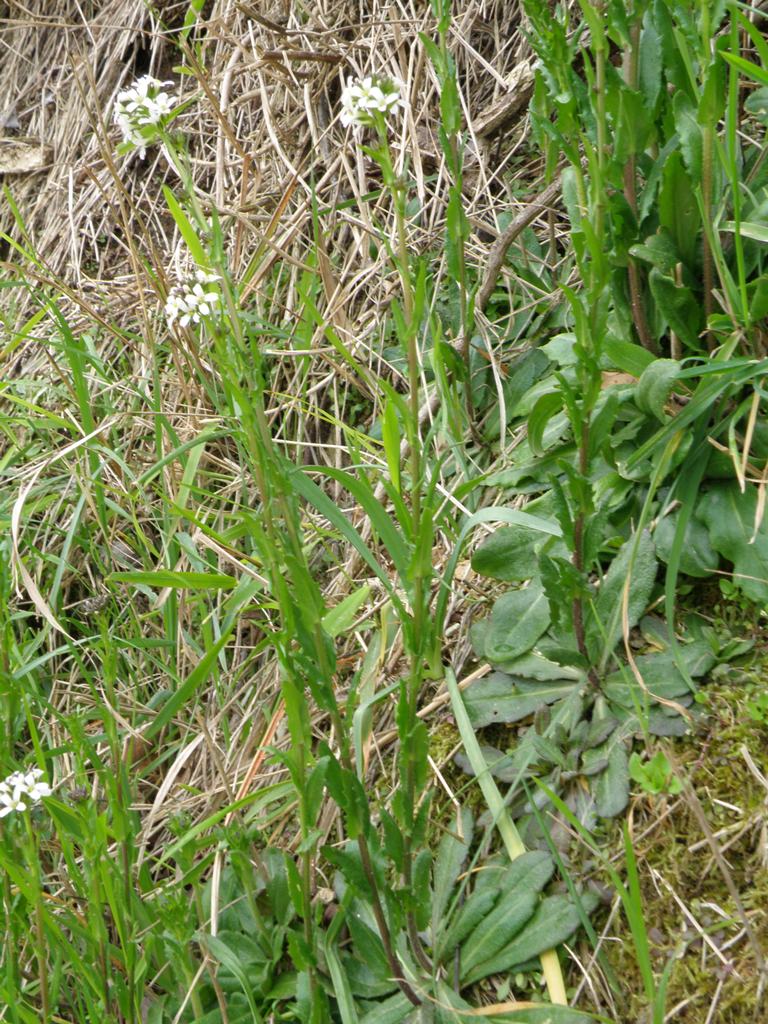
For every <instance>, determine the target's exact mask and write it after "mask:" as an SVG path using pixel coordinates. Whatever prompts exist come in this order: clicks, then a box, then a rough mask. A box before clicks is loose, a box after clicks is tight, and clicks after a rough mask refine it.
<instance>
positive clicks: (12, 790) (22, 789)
mask: <svg viewBox="0 0 768 1024" xmlns="http://www.w3.org/2000/svg"><path fill="white" fill-rule="evenodd" d="M43 774H44V773H43V770H42V769H41V768H32V769H31V771H28V772H26V773H25V772H12V773H11V774H10V775H9V776H8V777H7V778H5V779H3V781H2V782H0V818H4V817H5V816H6V815H7V814H11V813H12V812H13V811H26V810H27V808H28V807H31V806H32V804H36V803H37V802H38V800H40V799H41V798H42V797H44V796H50V795H51V793H52V790H51V787H50V786H49V785H48V783H47V782H41V781H40V780H41V779H42V778H43ZM25 801H26V802H25Z"/></svg>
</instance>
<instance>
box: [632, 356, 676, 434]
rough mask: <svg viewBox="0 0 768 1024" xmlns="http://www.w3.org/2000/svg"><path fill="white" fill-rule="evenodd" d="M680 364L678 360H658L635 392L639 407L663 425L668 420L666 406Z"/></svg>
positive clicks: (641, 379) (651, 365)
mask: <svg viewBox="0 0 768 1024" xmlns="http://www.w3.org/2000/svg"><path fill="white" fill-rule="evenodd" d="M679 372H680V363H678V361H677V360H676V359H656V360H654V362H652V363H651V364H650V366H648V367H647V368H646V369H645V370H643V375H642V377H641V378H640V380H639V381H638V384H637V390H636V391H635V402H636V403H637V407H638V408H639V409H641V410H642V411H643V412H645V413H648V414H649V415H651V416H655V417H656V418H657V419H659V420H661V422H662V423H664V422H665V420H666V419H667V417H666V414H665V412H664V406H665V405H666V403H667V399H668V398H669V393H670V391H671V390H672V385H673V384H674V382H675V380H676V379H677V376H678V374H679Z"/></svg>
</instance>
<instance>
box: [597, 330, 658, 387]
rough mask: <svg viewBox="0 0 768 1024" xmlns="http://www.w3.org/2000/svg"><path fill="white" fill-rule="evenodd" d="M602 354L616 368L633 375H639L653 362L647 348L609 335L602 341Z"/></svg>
mask: <svg viewBox="0 0 768 1024" xmlns="http://www.w3.org/2000/svg"><path fill="white" fill-rule="evenodd" d="M603 354H604V355H605V357H606V358H607V359H609V360H610V361H611V363H613V365H614V366H615V367H617V369H619V370H623V371H624V373H631V374H632V376H633V377H639V376H640V375H641V373H642V372H643V370H644V369H645V368H646V366H648V365H649V364H650V363H652V362H653V356H652V355H651V353H650V352H649V351H648V350H647V349H644V348H642V346H640V345H635V344H634V343H633V342H631V341H622V340H621V339H620V338H614V337H612V336H611V335H609V336H608V337H607V338H606V339H605V341H604V342H603Z"/></svg>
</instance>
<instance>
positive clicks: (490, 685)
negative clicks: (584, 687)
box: [464, 672, 577, 729]
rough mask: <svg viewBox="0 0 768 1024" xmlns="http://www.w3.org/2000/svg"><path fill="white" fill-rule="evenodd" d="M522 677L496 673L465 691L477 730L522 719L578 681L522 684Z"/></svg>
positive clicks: (553, 699)
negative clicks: (497, 723)
mask: <svg viewBox="0 0 768 1024" xmlns="http://www.w3.org/2000/svg"><path fill="white" fill-rule="evenodd" d="M521 684H522V681H521V680H518V679H514V678H513V677H511V676H507V675H504V674H503V673H502V672H493V673H492V674H491V675H490V676H486V677H485V678H484V679H478V680H477V682H475V683H473V684H472V686H470V687H468V689H466V690H465V691H464V704H465V705H466V708H467V711H468V712H469V717H470V721H471V722H472V725H473V726H474V727H475V728H476V729H481V728H483V726H486V725H492V724H493V723H494V722H505V723H510V722H519V721H520V720H521V719H522V718H527V717H528V715H532V714H533V713H534V712H535V711H538V709H539V708H540V707H543V706H544V705H545V704H553V703H554V702H555V701H557V700H561V699H562V698H563V697H567V696H568V695H569V694H570V693H571V691H572V690H573V688H574V686H576V685H577V684H576V683H575V682H573V681H570V680H562V679H560V680H557V681H544V682H539V683H533V684H531V683H529V684H528V685H524V684H522V685H521Z"/></svg>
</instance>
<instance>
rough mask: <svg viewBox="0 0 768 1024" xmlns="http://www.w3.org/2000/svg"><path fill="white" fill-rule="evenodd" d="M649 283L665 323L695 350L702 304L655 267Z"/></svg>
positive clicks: (700, 321)
mask: <svg viewBox="0 0 768 1024" xmlns="http://www.w3.org/2000/svg"><path fill="white" fill-rule="evenodd" d="M648 283H649V285H650V288H651V295H652V296H653V299H654V301H655V303H656V305H657V306H658V308H659V313H660V314H661V316H662V319H663V321H664V323H666V324H668V325H669V328H670V330H672V331H674V332H675V334H677V335H678V337H679V338H680V339H681V340H682V341H684V342H685V344H686V345H689V346H690V347H691V348H694V349H695V348H696V346H697V345H698V343H699V332H700V331H701V328H702V327H703V319H702V311H701V303H700V302H698V301H697V299H696V298H695V297H694V295H693V292H692V291H691V289H690V288H687V287H686V286H685V285H679V284H675V282H674V281H673V279H672V278H671V277H668V276H667V275H666V274H662V273H660V271H658V270H657V269H656V268H655V267H654V268H653V269H652V270H651V272H650V274H649V275H648ZM651 365H653V364H651Z"/></svg>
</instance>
